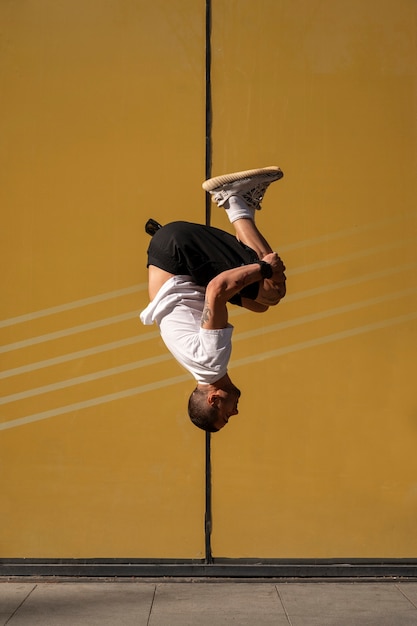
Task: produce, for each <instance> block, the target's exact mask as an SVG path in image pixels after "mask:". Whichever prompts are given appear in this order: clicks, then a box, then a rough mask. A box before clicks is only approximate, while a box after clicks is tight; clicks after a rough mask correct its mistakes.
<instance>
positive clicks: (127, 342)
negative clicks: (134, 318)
mask: <svg viewBox="0 0 417 626" xmlns="http://www.w3.org/2000/svg"><path fill="white" fill-rule="evenodd" d="M157 337H159V332H158V331H152V332H148V333H147V334H146V335H137V336H136V335H135V336H134V337H128V338H127V339H120V340H119V341H111V342H109V343H103V344H101V345H99V346H94V347H93V348H86V349H85V350H78V352H68V353H67V354H61V355H60V356H56V357H53V358H51V359H44V360H43V361H37V362H34V363H28V364H27V365H21V366H20V367H14V368H12V369H9V370H5V371H4V372H0V379H2V378H11V377H12V376H18V375H20V374H27V373H28V372H33V371H35V370H39V369H42V368H44V367H51V366H52V365H59V364H61V363H66V362H67V361H74V360H76V359H83V358H85V357H88V356H94V355H95V354H100V353H101V352H107V351H110V350H117V349H119V348H124V347H126V346H131V345H133V344H135V343H141V342H142V341H148V340H150V339H155V338H157Z"/></svg>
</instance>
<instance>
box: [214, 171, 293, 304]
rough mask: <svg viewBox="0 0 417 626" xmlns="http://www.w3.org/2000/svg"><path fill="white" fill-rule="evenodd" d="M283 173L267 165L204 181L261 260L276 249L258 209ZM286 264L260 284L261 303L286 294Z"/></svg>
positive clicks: (271, 301) (236, 230)
mask: <svg viewBox="0 0 417 626" xmlns="http://www.w3.org/2000/svg"><path fill="white" fill-rule="evenodd" d="M282 176H283V173H282V171H281V170H280V169H279V168H278V167H267V168H262V169H257V170H246V171H243V172H235V173H232V174H226V175H223V176H217V177H216V178H211V179H209V180H206V181H205V182H204V183H203V189H204V190H205V191H208V192H209V193H210V194H211V195H212V199H213V202H215V203H216V204H217V205H218V206H219V207H223V208H224V209H225V210H226V214H227V216H228V218H229V221H230V222H231V223H232V224H233V226H234V229H235V232H236V237H237V239H238V240H239V241H241V242H242V243H244V244H245V245H247V246H249V247H250V248H252V250H254V251H255V252H256V254H257V255H258V257H259V259H263V258H264V257H265V256H266V255H267V254H270V253H271V252H272V248H271V246H270V245H269V243H268V242H267V241H266V239H265V237H264V236H263V235H262V234H261V232H260V231H259V230H258V228H257V226H256V224H255V211H256V210H259V209H261V202H262V200H263V197H264V195H265V192H266V190H267V188H268V187H269V185H270V184H271V183H272V182H274V181H276V180H279V179H280V178H282ZM282 267H283V271H282V273H281V275H276V276H273V278H272V279H264V280H263V282H262V283H260V287H259V292H258V297H257V298H256V301H257V302H259V303H261V304H264V305H266V306H271V305H274V304H277V303H278V302H279V300H280V299H281V298H283V297H284V295H285V274H284V273H283V272H284V269H285V268H284V265H282Z"/></svg>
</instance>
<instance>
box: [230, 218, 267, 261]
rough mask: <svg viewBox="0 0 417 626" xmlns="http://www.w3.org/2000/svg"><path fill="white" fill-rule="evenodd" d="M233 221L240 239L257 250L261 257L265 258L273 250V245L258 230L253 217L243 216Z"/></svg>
mask: <svg viewBox="0 0 417 626" xmlns="http://www.w3.org/2000/svg"><path fill="white" fill-rule="evenodd" d="M232 223H233V226H234V229H235V231H236V237H237V238H238V240H239V241H241V242H242V243H244V244H245V245H246V246H249V248H252V250H255V252H256V254H257V255H258V257H259V259H263V258H264V256H266V255H267V254H269V253H270V252H272V248H271V246H270V245H269V243H268V242H267V241H266V239H265V237H264V236H263V235H262V234H261V232H260V231H259V230H258V228H257V226H256V224H255V221H254V220H253V219H245V218H241V219H238V220H236V221H235V222H232Z"/></svg>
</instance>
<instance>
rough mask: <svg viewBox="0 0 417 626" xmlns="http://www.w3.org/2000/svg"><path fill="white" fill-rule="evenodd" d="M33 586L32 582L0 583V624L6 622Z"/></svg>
mask: <svg viewBox="0 0 417 626" xmlns="http://www.w3.org/2000/svg"><path fill="white" fill-rule="evenodd" d="M35 587H36V585H35V584H33V583H12V584H10V583H7V584H4V585H3V584H0V624H5V623H6V621H7V620H8V619H9V618H10V617H11V616H12V615H13V613H14V612H15V611H17V609H18V608H19V606H20V605H21V604H22V603H23V602H24V601H25V600H26V598H27V597H28V596H29V595H30V593H31V592H32V591H33V590H34V588H35Z"/></svg>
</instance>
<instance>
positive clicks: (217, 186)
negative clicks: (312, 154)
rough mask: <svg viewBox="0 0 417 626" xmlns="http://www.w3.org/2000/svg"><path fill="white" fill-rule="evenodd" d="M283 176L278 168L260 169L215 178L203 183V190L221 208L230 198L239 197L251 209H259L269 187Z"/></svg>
mask: <svg viewBox="0 0 417 626" xmlns="http://www.w3.org/2000/svg"><path fill="white" fill-rule="evenodd" d="M283 176H284V174H283V172H282V171H281V170H280V168H279V167H276V166H275V165H273V166H271V167H262V168H260V169H257V170H244V171H243V172H234V173H232V174H224V175H223V176H216V177H215V178H209V179H208V180H206V181H204V183H203V185H202V186H203V189H204V190H205V191H208V192H209V193H210V194H211V195H212V200H213V202H215V203H216V204H217V206H219V207H221V206H223V205H224V203H225V202H226V201H227V200H228V199H229V198H230V197H231V196H240V197H241V198H243V200H244V201H245V202H246V204H247V205H248V206H249V207H251V208H253V209H258V210H259V209H261V208H262V207H261V202H262V200H263V197H264V195H265V192H266V190H267V188H268V187H269V185H270V184H271V183H273V182H275V181H276V180H279V179H280V178H282V177H283Z"/></svg>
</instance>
